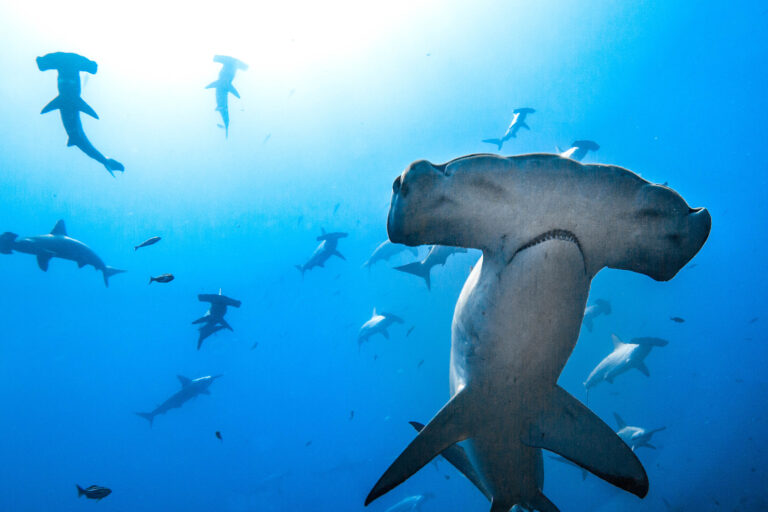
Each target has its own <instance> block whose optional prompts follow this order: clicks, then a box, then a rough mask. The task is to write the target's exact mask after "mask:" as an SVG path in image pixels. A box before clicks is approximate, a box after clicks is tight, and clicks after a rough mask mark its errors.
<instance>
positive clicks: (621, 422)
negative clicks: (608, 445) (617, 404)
mask: <svg viewBox="0 0 768 512" xmlns="http://www.w3.org/2000/svg"><path fill="white" fill-rule="evenodd" d="M613 417H614V418H615V419H616V425H617V426H618V427H619V430H621V429H623V428H624V427H626V426H627V422H626V421H624V420H623V419H622V418H621V416H619V415H618V414H617V413H613Z"/></svg>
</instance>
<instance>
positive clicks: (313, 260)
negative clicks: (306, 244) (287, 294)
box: [294, 229, 347, 277]
mask: <svg viewBox="0 0 768 512" xmlns="http://www.w3.org/2000/svg"><path fill="white" fill-rule="evenodd" d="M346 237H347V233H341V232H337V233H326V232H325V230H324V229H323V230H322V234H321V235H320V236H319V237H317V241H318V242H320V245H318V246H317V249H315V252H313V253H312V256H310V257H309V259H308V260H307V262H306V263H304V264H303V265H294V267H296V268H297V269H298V270H299V272H301V275H302V277H303V276H304V272H306V271H307V270H311V269H313V268H315V267H325V262H326V261H328V259H329V258H330V257H331V256H337V257H339V258H341V259H343V260H346V259H347V258H345V257H344V255H343V254H341V253H340V252H339V251H338V249H337V247H338V245H339V239H340V238H346Z"/></svg>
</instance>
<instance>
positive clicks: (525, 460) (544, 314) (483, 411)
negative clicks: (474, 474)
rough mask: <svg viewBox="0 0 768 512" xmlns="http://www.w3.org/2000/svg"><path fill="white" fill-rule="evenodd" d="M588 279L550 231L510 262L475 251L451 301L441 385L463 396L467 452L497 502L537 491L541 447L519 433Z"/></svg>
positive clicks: (566, 346)
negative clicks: (446, 380) (475, 259)
mask: <svg viewBox="0 0 768 512" xmlns="http://www.w3.org/2000/svg"><path fill="white" fill-rule="evenodd" d="M589 282H590V280H589V277H588V276H587V274H586V273H585V271H584V259H583V256H582V254H581V251H580V249H579V247H578V245H576V244H575V243H573V242H569V241H563V240H551V241H547V242H543V243H541V244H538V245H535V246H533V247H530V248H528V249H526V250H524V251H522V252H520V253H519V254H517V255H516V256H515V257H514V258H512V260H511V261H507V260H506V259H505V258H504V257H496V256H493V255H491V256H490V257H489V256H488V255H487V254H486V255H484V256H483V260H482V261H481V262H480V263H479V264H478V265H476V267H475V269H474V270H473V272H472V275H471V276H470V278H469V279H468V280H467V283H466V284H465V287H464V289H463V290H462V293H461V296H460V298H459V300H458V302H457V305H456V311H455V313H454V323H453V333H452V350H451V369H450V377H451V378H450V381H451V382H450V384H451V392H452V394H453V395H455V394H456V393H458V392H460V391H462V390H464V389H466V391H467V393H468V394H469V396H470V397H471V398H470V401H471V402H470V403H471V405H470V408H471V413H470V414H471V417H470V418H468V419H467V421H469V423H470V424H469V425H468V426H467V432H468V434H469V439H468V441H467V453H468V455H469V456H470V459H471V460H472V461H473V464H474V465H475V467H476V469H477V470H478V472H479V473H480V474H481V477H482V478H483V480H484V483H485V484H486V487H487V488H488V489H489V490H490V491H491V493H492V494H493V496H494V500H495V501H498V502H500V503H502V504H503V506H505V507H506V506H508V508H511V507H512V506H513V505H515V504H520V505H523V506H527V507H534V506H536V504H537V503H538V501H537V500H539V499H540V496H541V488H542V486H543V462H542V455H541V450H540V449H538V448H533V447H530V446H526V445H524V444H523V443H522V442H521V441H520V440H521V438H523V437H524V436H526V435H527V434H528V432H529V431H530V428H531V425H532V424H533V423H535V422H536V421H537V419H538V417H539V416H540V413H541V411H542V410H545V409H547V408H549V407H550V406H551V401H552V394H553V392H554V391H555V388H556V383H557V378H558V377H559V375H560V373H561V371H562V369H563V367H564V366H565V363H566V361H567V360H568V357H569V356H570V354H571V352H572V350H573V348H574V346H575V344H576V340H577V337H578V333H579V329H580V325H581V318H582V314H583V311H584V307H585V305H586V300H587V295H588V292H589Z"/></svg>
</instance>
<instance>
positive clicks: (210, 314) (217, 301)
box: [192, 289, 242, 350]
mask: <svg viewBox="0 0 768 512" xmlns="http://www.w3.org/2000/svg"><path fill="white" fill-rule="evenodd" d="M197 300H199V301H200V302H208V303H210V304H211V307H210V309H209V310H208V311H207V312H206V313H205V315H203V316H201V317H200V318H198V319H197V320H195V321H194V322H192V324H193V325H194V324H203V325H201V326H200V328H199V329H198V332H199V336H198V338H197V350H200V347H201V346H202V345H203V341H205V339H206V338H208V337H209V336H211V335H212V334H214V333H216V332H219V331H220V330H222V329H229V330H230V331H232V330H234V329H232V326H231V325H229V323H228V322H227V321H226V320H225V319H224V315H226V314H227V307H228V306H232V307H233V308H239V307H240V305H241V304H242V302H240V301H239V300H236V299H232V298H230V297H227V296H226V295H222V294H221V289H219V294H218V295H216V294H214V293H201V294H200V295H198V296H197Z"/></svg>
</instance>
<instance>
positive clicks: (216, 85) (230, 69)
mask: <svg viewBox="0 0 768 512" xmlns="http://www.w3.org/2000/svg"><path fill="white" fill-rule="evenodd" d="M213 61H214V62H218V63H220V64H221V70H219V79H218V80H216V81H214V82H211V83H210V84H208V85H207V86H206V87H205V88H206V89H216V111H217V112H218V113H219V114H221V122H222V125H221V126H222V128H224V136H225V137H229V95H230V94H231V95H233V96H234V97H236V98H240V93H239V92H237V89H235V86H234V85H232V80H234V79H235V73H237V71H238V70H241V71H245V70H246V69H248V65H247V64H245V63H244V62H242V61H239V60H237V59H236V58H234V57H228V56H226V55H216V56H214V57H213Z"/></svg>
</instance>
